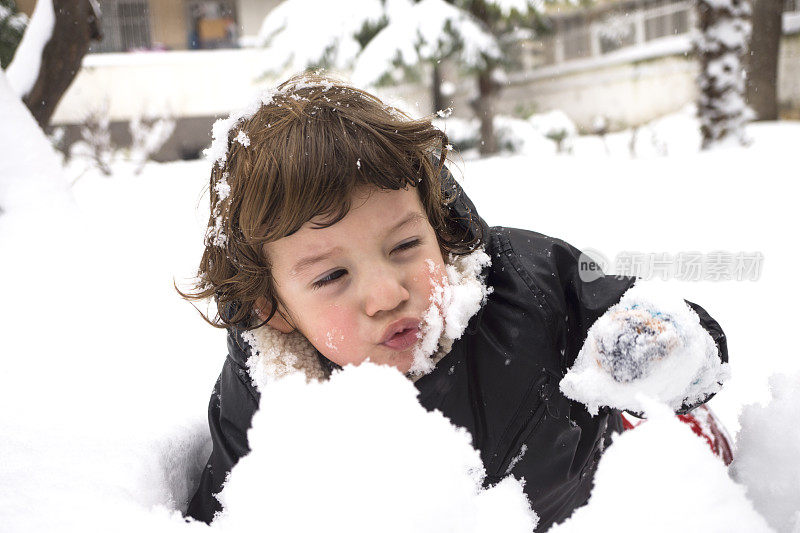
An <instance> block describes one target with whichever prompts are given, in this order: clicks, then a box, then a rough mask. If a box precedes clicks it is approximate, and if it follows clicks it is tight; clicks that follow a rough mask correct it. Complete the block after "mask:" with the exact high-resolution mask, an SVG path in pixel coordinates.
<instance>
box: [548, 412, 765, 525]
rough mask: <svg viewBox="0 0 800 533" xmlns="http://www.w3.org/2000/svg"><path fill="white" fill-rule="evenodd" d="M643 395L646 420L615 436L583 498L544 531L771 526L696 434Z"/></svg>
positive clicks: (741, 487) (743, 489)
mask: <svg viewBox="0 0 800 533" xmlns="http://www.w3.org/2000/svg"><path fill="white" fill-rule="evenodd" d="M642 403H643V404H644V406H645V411H646V413H647V416H648V421H647V422H646V423H644V424H642V425H640V426H638V427H637V428H636V429H634V430H631V431H626V432H625V433H623V434H622V435H618V436H616V437H615V438H614V442H613V444H612V445H611V446H610V447H609V448H608V450H606V452H605V454H604V455H603V458H602V459H601V460H600V464H599V465H598V467H597V473H596V475H595V486H594V489H593V490H592V496H591V498H590V499H589V503H588V505H587V506H585V507H582V508H580V509H578V510H577V511H575V513H574V514H573V515H572V517H570V518H569V519H568V520H567V521H566V522H564V523H563V524H561V525H558V526H555V527H553V528H551V529H550V532H551V533H572V532H584V531H614V532H617V533H622V532H626V531H630V532H639V531H648V532H660V531H663V532H674V531H708V532H711V531H718V532H723V531H724V532H726V533H734V532H741V533H745V532H746V533H759V532H768V531H771V529H770V528H769V526H768V525H767V523H766V522H765V521H764V518H763V517H762V516H761V515H759V514H758V513H757V512H756V511H755V510H754V509H753V504H752V503H751V502H750V501H749V500H748V499H747V498H746V497H745V488H744V487H743V486H741V485H738V484H736V483H735V482H734V481H732V480H731V478H730V477H728V472H727V470H726V468H725V466H724V464H723V463H722V461H720V460H719V459H718V458H717V457H715V456H714V455H713V454H711V453H710V451H709V448H708V445H707V444H706V443H705V442H704V441H703V440H702V439H701V438H700V437H698V436H697V435H695V434H694V433H692V430H691V429H690V428H689V427H688V426H687V425H686V424H683V423H681V422H680V421H679V420H678V419H677V418H676V417H675V416H674V415H673V414H672V412H671V411H670V409H669V408H667V407H665V406H663V405H658V404H656V403H653V402H649V403H648V402H647V400H646V399H642Z"/></svg>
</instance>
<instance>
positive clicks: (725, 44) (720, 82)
mask: <svg viewBox="0 0 800 533" xmlns="http://www.w3.org/2000/svg"><path fill="white" fill-rule="evenodd" d="M697 10H698V15H699V23H700V32H699V34H698V35H697V38H696V39H695V42H694V47H695V53H696V54H697V56H698V58H699V59H700V76H699V79H698V85H699V89H700V95H699V99H698V102H697V113H698V117H699V119H700V131H701V134H702V136H703V148H709V147H711V146H713V145H715V144H719V143H721V142H727V141H731V140H732V141H735V142H738V143H740V144H745V143H746V137H745V133H744V126H745V124H746V122H747V121H748V120H749V119H750V117H751V112H750V110H749V109H748V108H747V105H746V103H745V78H744V73H743V69H742V59H743V57H744V55H745V53H746V51H747V43H748V40H749V37H750V22H749V20H748V19H749V16H750V4H749V3H748V2H747V0H698V4H697Z"/></svg>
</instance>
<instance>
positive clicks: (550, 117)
mask: <svg viewBox="0 0 800 533" xmlns="http://www.w3.org/2000/svg"><path fill="white" fill-rule="evenodd" d="M528 122H529V123H530V125H531V126H533V129H534V130H536V131H537V132H539V133H540V134H541V135H543V136H545V137H547V138H548V139H550V140H552V141H553V142H555V143H556V151H558V152H559V153H561V152H564V151H566V150H567V146H568V139H569V138H570V137H573V136H574V135H575V134H576V133H577V128H576V127H575V123H574V122H572V120H570V118H569V117H568V116H567V114H566V113H564V112H563V111H561V110H559V109H554V110H553V111H548V112H547V113H540V114H537V115H533V116H531V117H530V118H529V119H528Z"/></svg>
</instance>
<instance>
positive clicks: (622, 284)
mask: <svg viewBox="0 0 800 533" xmlns="http://www.w3.org/2000/svg"><path fill="white" fill-rule="evenodd" d="M509 240H510V241H511V246H512V248H513V249H514V251H515V252H516V254H515V256H516V257H515V260H516V261H518V262H519V263H520V265H519V268H521V269H522V270H523V271H527V272H529V273H530V275H531V278H532V283H533V285H534V287H532V289H534V293H535V292H536V290H535V289H538V290H539V291H540V292H541V298H542V300H544V302H545V305H543V306H540V308H541V309H542V312H543V313H544V314H545V315H546V317H547V318H546V322H547V323H548V325H550V326H551V336H552V339H553V342H554V343H555V345H556V346H557V348H558V350H559V353H560V354H561V362H560V363H561V370H562V373H566V371H567V370H568V369H569V368H570V367H572V365H573V364H574V363H575V359H576V358H577V356H578V352H579V351H580V349H581V347H582V346H583V343H584V341H585V340H586V336H587V334H588V332H589V328H591V326H592V324H594V322H595V321H596V320H597V319H598V318H600V316H602V315H603V314H604V313H605V312H606V311H607V310H608V309H609V307H611V306H613V305H614V304H616V303H617V302H619V300H620V299H621V298H622V295H623V294H624V293H625V292H626V291H627V290H628V289H629V288H630V287H632V286H633V285H634V283H635V282H636V278H635V277H630V276H609V275H605V274H603V272H602V270H601V269H600V267H599V265H597V264H596V263H595V261H594V260H592V259H591V258H590V257H589V256H588V255H586V254H583V253H581V251H580V250H578V249H577V248H575V247H574V246H571V245H570V244H568V243H566V242H564V241H562V240H559V239H554V238H551V237H547V236H544V235H541V234H538V233H534V232H523V231H519V232H515V231H512V232H511V233H510V234H509ZM519 268H518V270H519ZM686 303H687V305H689V307H691V308H692V309H693V310H694V311H695V312H696V313H697V314H698V316H699V318H700V324H701V326H702V327H703V328H704V329H705V330H706V331H707V332H708V333H709V334H710V335H711V338H712V339H713V340H714V342H715V344H716V345H717V352H718V355H719V357H720V359H721V360H722V362H727V361H728V349H727V343H726V340H725V334H724V333H723V331H722V328H721V327H720V325H719V324H718V323H717V322H716V320H714V319H713V318H712V317H711V316H710V315H709V314H708V313H707V312H706V311H705V310H704V309H703V308H702V307H700V306H699V305H697V304H694V303H692V302H686ZM712 396H713V395H709V396H708V397H707V398H705V399H704V400H703V402H705V401H707V400H709V399H710V398H711V397H712ZM703 402H699V403H698V404H696V405H684V406H682V407H681V409H680V410H679V413H683V412H686V411H689V410H691V409H693V408H694V407H696V406H697V405H699V404H700V403H703Z"/></svg>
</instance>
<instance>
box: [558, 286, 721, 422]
mask: <svg viewBox="0 0 800 533" xmlns="http://www.w3.org/2000/svg"><path fill="white" fill-rule="evenodd" d="M727 375H728V365H727V364H722V363H721V362H720V360H719V357H718V355H717V346H716V344H714V341H713V340H712V339H711V336H710V335H709V334H708V332H707V331H706V330H705V329H703V327H702V326H701V325H700V319H699V318H698V316H697V313H695V312H694V311H693V310H692V309H691V308H689V306H687V305H686V303H685V302H684V301H683V300H681V299H680V298H676V297H675V296H674V295H671V294H668V293H666V292H665V293H664V294H660V293H659V291H657V290H656V289H655V288H654V287H652V286H648V285H647V284H639V285H636V286H635V287H633V288H631V289H629V290H628V292H626V293H625V295H624V296H623V297H622V299H621V300H620V302H619V303H618V304H617V305H615V306H613V307H611V308H610V309H609V310H608V311H607V312H606V313H605V314H604V315H603V316H601V317H600V318H599V319H598V320H597V322H595V323H594V325H592V327H591V328H590V329H589V333H588V335H587V337H586V341H585V342H584V344H583V347H582V348H581V351H580V352H579V354H578V357H577V358H576V360H575V364H574V366H573V367H572V368H571V369H570V370H569V372H568V373H567V375H566V377H565V378H564V379H563V380H562V382H561V390H562V391H563V392H564V394H565V395H566V396H568V397H569V398H572V399H573V400H577V401H580V402H582V403H584V404H586V406H587V407H588V409H589V412H590V413H592V414H596V413H597V412H598V409H599V407H600V406H604V405H607V406H610V407H614V408H617V409H631V410H635V411H640V410H641V400H640V397H639V396H640V394H641V393H644V394H646V395H647V396H648V397H651V398H655V399H657V400H659V401H661V402H664V403H666V404H667V405H669V406H670V407H671V408H672V409H679V408H680V407H681V405H682V404H684V403H694V402H696V401H700V400H702V399H703V398H705V397H706V396H707V395H708V394H710V393H714V392H717V391H718V390H719V389H720V387H721V383H722V381H724V380H725V379H726V378H727Z"/></svg>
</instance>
